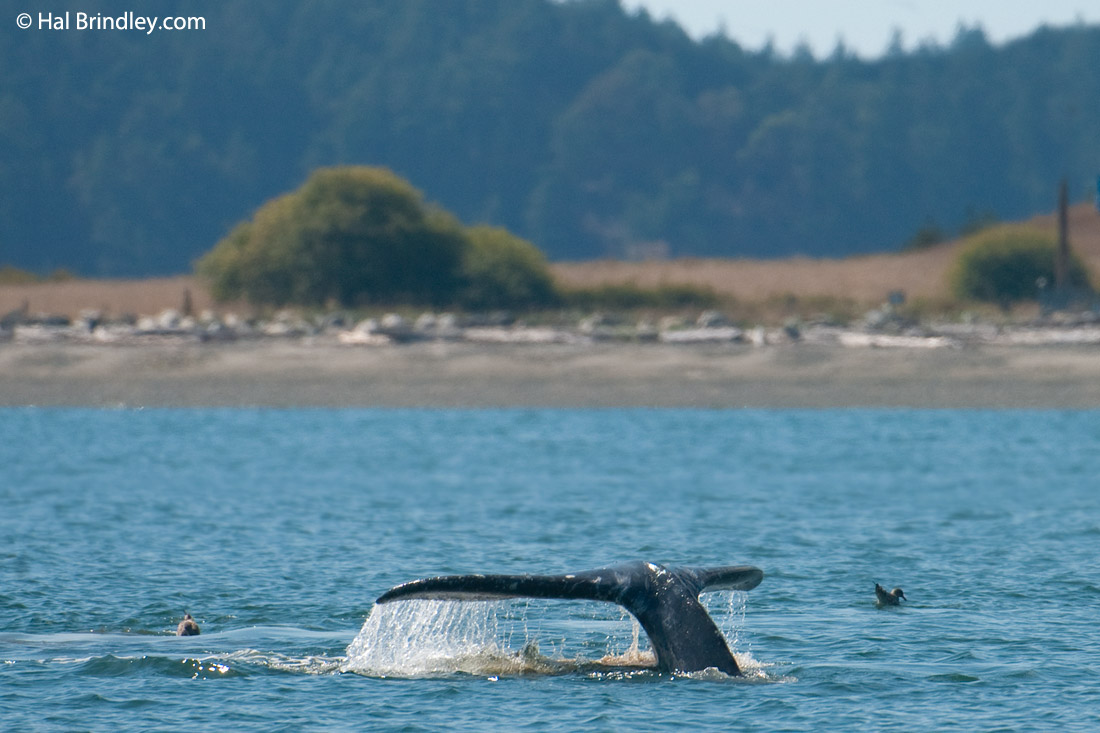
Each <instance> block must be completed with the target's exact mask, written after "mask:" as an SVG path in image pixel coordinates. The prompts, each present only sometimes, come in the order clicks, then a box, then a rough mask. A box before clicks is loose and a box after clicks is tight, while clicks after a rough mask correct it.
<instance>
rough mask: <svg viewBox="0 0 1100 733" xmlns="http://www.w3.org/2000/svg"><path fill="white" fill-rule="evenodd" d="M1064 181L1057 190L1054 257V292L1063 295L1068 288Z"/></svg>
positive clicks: (1067, 219)
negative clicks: (1056, 231)
mask: <svg viewBox="0 0 1100 733" xmlns="http://www.w3.org/2000/svg"><path fill="white" fill-rule="evenodd" d="M1067 189H1068V185H1067V184H1066V179H1065V178H1063V179H1062V185H1061V186H1059V188H1058V251H1057V252H1056V253H1055V255H1054V290H1055V292H1057V293H1059V294H1060V295H1064V294H1065V292H1066V288H1068V287H1069V192H1068V190H1067Z"/></svg>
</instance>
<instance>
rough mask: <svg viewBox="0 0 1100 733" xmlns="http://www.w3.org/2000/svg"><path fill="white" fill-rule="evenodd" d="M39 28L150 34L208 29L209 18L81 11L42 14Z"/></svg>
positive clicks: (131, 12)
mask: <svg viewBox="0 0 1100 733" xmlns="http://www.w3.org/2000/svg"><path fill="white" fill-rule="evenodd" d="M38 28H39V30H53V31H67V30H77V31H143V32H145V34H146V35H148V34H150V33H152V32H153V31H158V30H163V31H190V30H198V31H202V30H206V18H202V17H194V16H192V17H188V18H184V17H173V16H166V17H164V18H159V17H157V16H155V15H148V16H147V15H138V14H136V13H134V12H133V11H127V12H125V13H123V14H122V15H103V14H102V13H79V12H77V13H73V12H64V13H39V14H38Z"/></svg>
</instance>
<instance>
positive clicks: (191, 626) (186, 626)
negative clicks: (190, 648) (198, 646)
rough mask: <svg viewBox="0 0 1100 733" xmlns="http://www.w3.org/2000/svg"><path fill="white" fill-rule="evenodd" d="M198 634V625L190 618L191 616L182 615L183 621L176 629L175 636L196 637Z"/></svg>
mask: <svg viewBox="0 0 1100 733" xmlns="http://www.w3.org/2000/svg"><path fill="white" fill-rule="evenodd" d="M199 633H200V632H199V625H198V624H197V623H195V619H193V618H191V614H189V613H184V614H183V621H180V623H179V626H177V627H176V636H198V635H199Z"/></svg>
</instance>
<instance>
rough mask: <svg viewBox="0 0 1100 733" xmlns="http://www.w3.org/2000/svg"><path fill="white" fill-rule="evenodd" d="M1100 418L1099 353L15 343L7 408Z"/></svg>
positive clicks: (0, 349) (1045, 348) (4, 348)
mask: <svg viewBox="0 0 1100 733" xmlns="http://www.w3.org/2000/svg"><path fill="white" fill-rule="evenodd" d="M31 405H35V406H42V407H47V406H48V407H61V406H74V407H77V406H85V407H118V406H129V407H139V406H148V407H332V408H336V407H439V408H463V407H466V408H507V407H520V408H523V407H530V408H537V407H548V408H555V407H562V408H572V407H594V408H612V407H656V408H664V407H685V408H741V407H747V408H839V407H884V408H889V407H916V408H951V407H955V408H1050V409H1096V408H1100V348H1098V347H1097V346H1096V345H1074V344H1059V345H1015V346H1002V345H985V344H982V345H968V346H963V347H961V348H936V349H917V348H888V347H887V348H882V347H879V348H876V347H874V346H862V347H845V346H837V345H832V344H827V345H826V344H815V343H805V342H795V343H786V344H779V345H774V346H767V347H754V346H752V345H750V344H743V343H731V344H691V345H684V344H661V343H602V342H596V343H585V344H561V343H555V344H472V343H464V342H447V341H429V342H416V343H409V344H392V345H386V346H373V347H354V346H346V345H341V344H338V343H331V342H327V341H312V340H308V339H302V340H294V339H291V340H276V339H264V340H257V341H246V342H232V343H198V342H193V341H192V342H172V341H165V342H158V343H148V344H142V345H125V346H122V345H109V344H108V345H97V344H72V343H48V344H26V343H10V342H9V343H3V344H0V406H6V407H13V406H31Z"/></svg>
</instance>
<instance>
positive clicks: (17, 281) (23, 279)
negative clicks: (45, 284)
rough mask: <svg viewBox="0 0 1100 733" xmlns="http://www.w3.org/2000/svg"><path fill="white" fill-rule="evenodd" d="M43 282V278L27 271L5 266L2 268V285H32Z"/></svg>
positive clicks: (0, 281)
mask: <svg viewBox="0 0 1100 733" xmlns="http://www.w3.org/2000/svg"><path fill="white" fill-rule="evenodd" d="M37 282H42V278H40V277H39V276H38V275H35V274H34V273H33V272H29V271H27V270H20V269H19V268H18V267H12V266H11V265H4V266H2V267H0V285H31V284H33V283H37Z"/></svg>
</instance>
